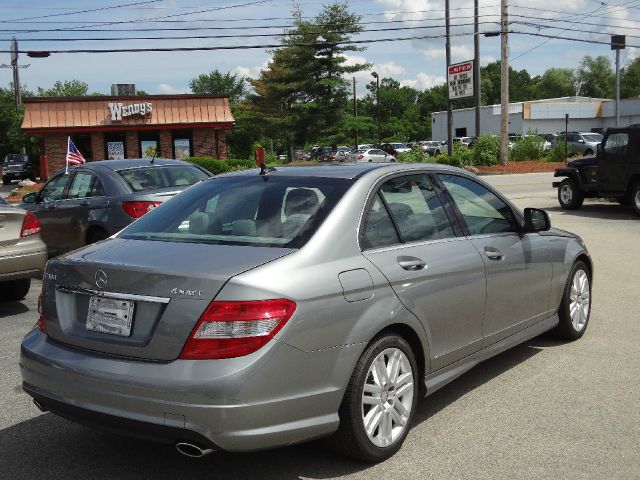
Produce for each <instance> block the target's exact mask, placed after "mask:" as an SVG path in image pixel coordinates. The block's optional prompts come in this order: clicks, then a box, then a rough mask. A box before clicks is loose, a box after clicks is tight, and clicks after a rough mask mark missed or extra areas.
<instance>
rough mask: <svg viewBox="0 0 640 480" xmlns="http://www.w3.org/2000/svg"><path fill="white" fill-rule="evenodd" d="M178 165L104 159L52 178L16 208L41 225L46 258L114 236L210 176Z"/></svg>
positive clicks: (160, 162) (161, 162) (179, 163)
mask: <svg viewBox="0 0 640 480" xmlns="http://www.w3.org/2000/svg"><path fill="white" fill-rule="evenodd" d="M210 176H211V174H210V173H209V172H207V171H206V170H204V169H202V168H200V167H197V166H195V165H192V164H190V163H187V162H183V161H181V160H166V159H159V158H156V159H154V160H153V161H150V160H149V159H127V160H104V161H99V162H89V163H85V164H83V165H82V166H79V167H74V168H71V169H69V174H68V175H67V174H65V172H64V171H60V172H58V173H56V174H55V175H54V176H53V177H52V178H51V179H50V180H49V181H48V182H47V183H46V184H45V185H44V186H43V187H42V188H41V189H40V191H38V192H34V193H29V194H27V195H25V196H24V197H23V198H22V204H21V207H22V208H25V209H26V210H29V211H31V212H33V213H34V214H35V215H36V217H38V219H39V220H40V222H41V224H42V239H43V240H44V242H45V243H46V244H47V248H48V250H49V256H51V257H54V256H56V255H60V254H61V253H64V252H67V251H69V250H73V249H74V248H78V247H81V246H84V245H87V244H89V243H94V242H97V241H99V240H104V239H105V238H107V237H109V236H110V235H113V234H114V233H116V232H117V231H119V230H122V229H123V228H124V227H126V226H127V225H129V224H130V223H131V222H132V221H134V220H135V219H136V218H139V217H141V216H142V215H144V214H145V213H147V212H148V211H150V210H152V209H153V208H155V207H157V206H158V205H160V204H161V203H162V202H164V201H166V200H168V199H169V198H171V197H173V196H174V195H175V194H176V193H178V192H180V191H182V190H184V189H185V188H187V187H188V186H189V185H193V184H194V183H197V182H199V181H200V180H204V179H205V178H208V177H210Z"/></svg>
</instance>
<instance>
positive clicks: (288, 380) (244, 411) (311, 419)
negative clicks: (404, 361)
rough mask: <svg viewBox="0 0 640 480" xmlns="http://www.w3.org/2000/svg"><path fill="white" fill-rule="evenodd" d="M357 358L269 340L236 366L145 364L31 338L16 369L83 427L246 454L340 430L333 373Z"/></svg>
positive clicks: (349, 351)
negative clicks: (313, 350) (312, 350)
mask: <svg viewBox="0 0 640 480" xmlns="http://www.w3.org/2000/svg"><path fill="white" fill-rule="evenodd" d="M263 350H265V351H264V352H263ZM345 351H346V352H345ZM358 355H359V350H358V349H356V348H353V347H344V348H336V349H328V350H324V351H319V352H313V353H306V352H302V351H300V350H297V349H295V348H292V347H289V346H288V345H285V344H283V343H280V342H277V341H272V342H270V344H269V345H268V346H267V347H264V348H263V349H261V350H260V351H258V352H255V353H254V354H251V355H247V356H246V357H240V358H235V359H227V360H200V361H197V360H195V361H192V360H175V361H172V362H168V363H158V362H141V361H137V360H135V361H134V360H130V359H122V358H112V357H106V356H101V355H98V354H92V353H91V352H87V351H83V350H78V349H73V348H68V347H66V346H62V345H60V344H58V343H56V342H53V341H51V340H50V339H49V338H47V337H46V336H45V335H43V334H42V333H40V332H39V331H38V330H34V331H32V332H31V333H29V334H28V335H27V336H26V337H25V339H24V340H23V343H22V349H21V360H20V368H21V372H22V378H23V388H24V390H25V391H26V392H27V393H28V394H29V395H31V396H32V397H34V398H35V399H37V400H38V402H40V403H41V404H42V405H44V406H45V408H47V409H49V410H51V411H52V412H53V413H57V414H59V415H60V416H63V417H67V418H70V419H72V420H75V421H77V422H79V423H85V424H89V425H92V426H97V427H102V428H106V429H107V430H111V431H118V432H120V433H125V434H127V435H131V436H135V437H140V438H145V439H150V440H155V441H161V442H165V443H176V442H179V441H189V442H197V443H200V444H203V443H204V444H205V445H203V446H207V447H212V448H216V449H222V450H228V451H250V450H258V449H263V448H271V447H276V446H283V445H289V444H292V443H298V442H302V441H305V440H310V439H313V438H317V437H321V436H324V435H328V434H330V433H332V432H333V431H335V430H336V429H337V427H338V423H339V419H338V414H337V411H338V407H339V405H340V402H341V399H342V395H343V391H344V387H343V386H342V384H341V383H338V382H336V381H335V379H332V376H331V372H332V370H333V371H335V370H338V371H340V370H345V368H344V366H343V368H336V367H337V362H336V360H337V359H340V358H343V359H344V360H345V361H346V364H347V365H352V363H351V362H352V361H355V360H354V359H357V356H358ZM331 365H334V368H332V367H331ZM349 368H352V366H350V367H349ZM347 378H348V373H347Z"/></svg>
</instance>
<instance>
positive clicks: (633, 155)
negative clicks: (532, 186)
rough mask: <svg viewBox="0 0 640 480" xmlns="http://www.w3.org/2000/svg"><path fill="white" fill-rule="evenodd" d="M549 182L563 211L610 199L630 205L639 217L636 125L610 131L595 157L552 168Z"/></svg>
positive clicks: (639, 130) (639, 136) (638, 128)
mask: <svg viewBox="0 0 640 480" xmlns="http://www.w3.org/2000/svg"><path fill="white" fill-rule="evenodd" d="M554 177H566V178H565V179H564V180H562V181H561V182H553V186H554V188H557V189H558V201H559V202H560V206H561V207H562V208H564V209H566V210H575V209H578V208H580V207H581V206H582V202H583V201H584V199H585V198H591V197H601V198H613V199H615V200H616V201H618V202H619V203H620V204H621V205H629V204H631V205H632V206H633V208H634V209H635V211H636V213H637V214H639V215H640V124H635V125H630V126H628V127H620V128H610V129H608V130H607V133H606V134H605V136H604V138H603V139H602V143H601V144H599V145H598V147H597V153H596V156H595V157H583V158H580V159H578V160H573V161H572V162H569V163H568V165H567V166H566V167H564V168H558V169H556V172H555V174H554Z"/></svg>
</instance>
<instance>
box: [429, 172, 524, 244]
mask: <svg viewBox="0 0 640 480" xmlns="http://www.w3.org/2000/svg"><path fill="white" fill-rule="evenodd" d="M438 178H440V181H441V182H442V183H443V184H444V186H445V187H446V189H447V190H448V192H449V194H450V195H451V197H452V198H453V201H454V202H455V203H456V206H457V207H458V210H459V211H460V214H461V215H462V217H463V219H464V221H465V223H466V225H467V228H468V229H469V233H470V234H471V235H482V234H490V233H503V232H515V231H516V230H517V227H516V225H517V224H516V220H515V218H514V216H513V212H512V211H511V208H509V206H508V205H507V204H506V203H505V202H504V201H502V200H501V199H500V198H499V197H498V196H497V195H496V194H495V193H493V192H491V191H490V190H488V189H487V188H486V187H484V186H482V185H480V184H479V183H477V182H474V181H473V180H471V179H469V178H466V177H461V176H458V175H449V174H439V175H438Z"/></svg>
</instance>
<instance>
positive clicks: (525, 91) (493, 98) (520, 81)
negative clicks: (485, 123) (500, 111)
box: [469, 61, 533, 106]
mask: <svg viewBox="0 0 640 480" xmlns="http://www.w3.org/2000/svg"><path fill="white" fill-rule="evenodd" d="M480 82H481V84H482V85H481V92H482V103H483V104H484V105H494V104H497V103H500V85H501V80H500V62H499V61H498V62H492V63H490V64H488V65H486V66H484V67H482V68H481V69H480ZM532 98H533V82H532V80H531V75H529V72H527V71H526V70H514V69H513V68H511V67H509V101H510V102H522V101H526V100H531V99H532ZM469 106H470V105H469Z"/></svg>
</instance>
